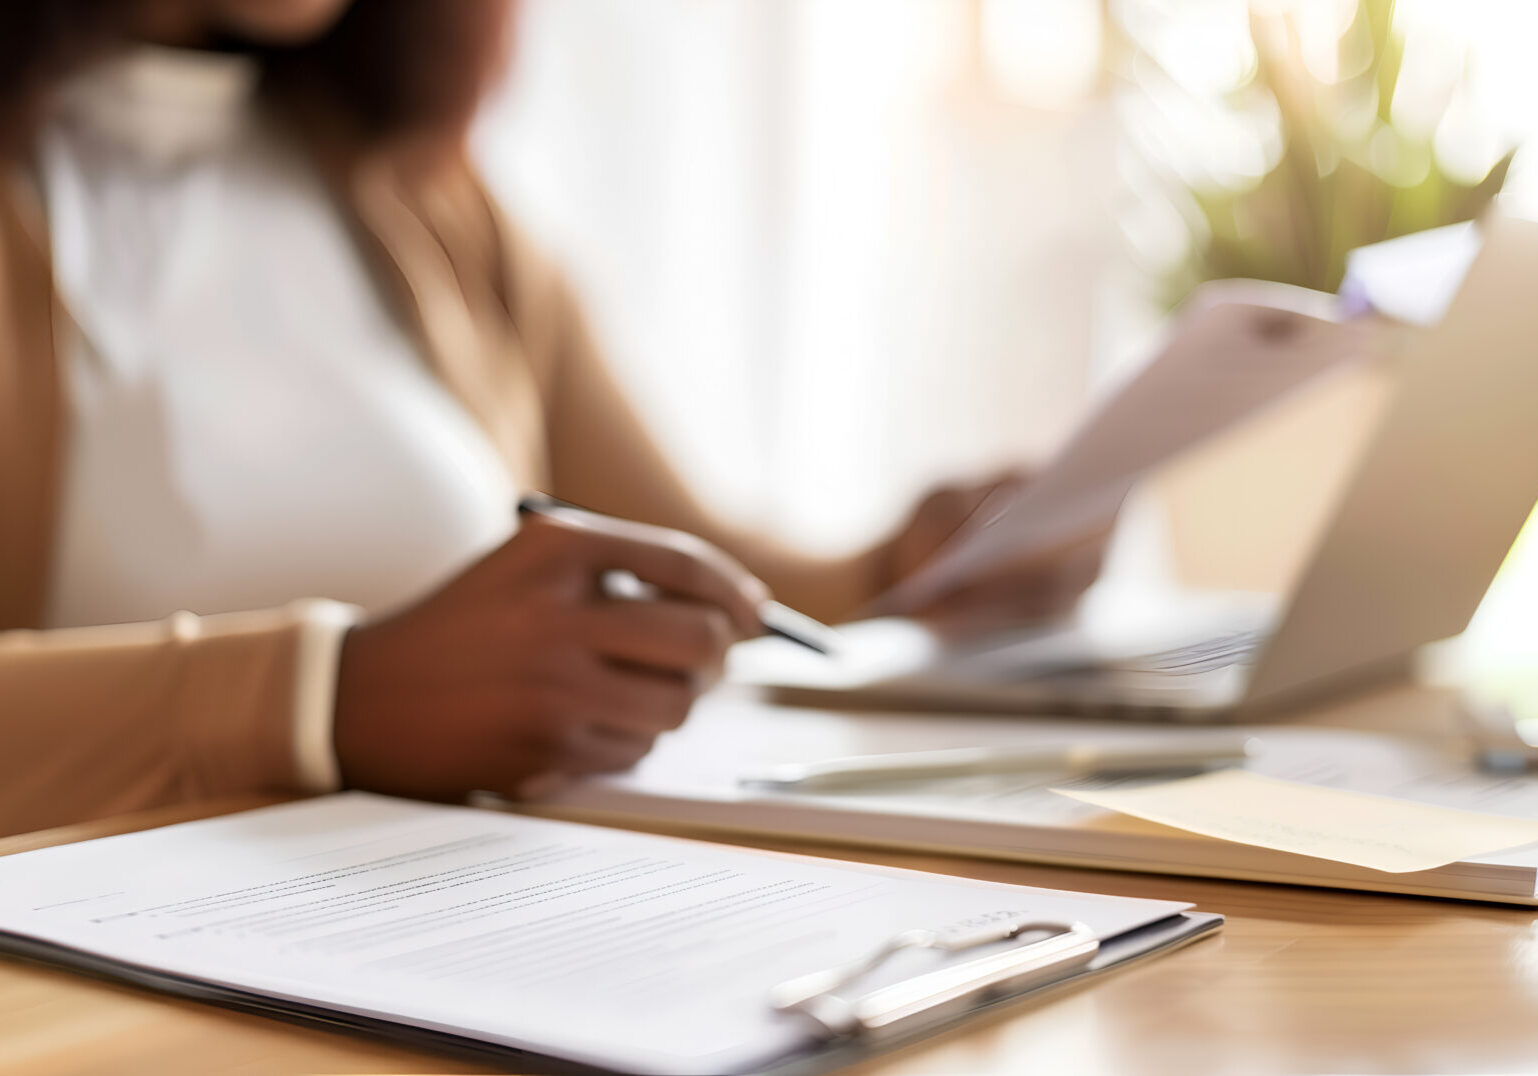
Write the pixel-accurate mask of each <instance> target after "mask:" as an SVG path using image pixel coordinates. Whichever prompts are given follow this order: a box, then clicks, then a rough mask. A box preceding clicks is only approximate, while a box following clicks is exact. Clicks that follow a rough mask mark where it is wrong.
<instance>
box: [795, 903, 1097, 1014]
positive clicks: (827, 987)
mask: <svg viewBox="0 0 1538 1076" xmlns="http://www.w3.org/2000/svg"><path fill="white" fill-rule="evenodd" d="M1040 931H1049V932H1050V933H1048V934H1047V935H1046V937H1043V938H1037V939H1035V940H1033V941H1030V942H1027V943H1026V944H1024V945H1020V946H1017V947H1015V948H1012V949H1006V950H1003V951H1001V952H993V953H988V954H986V955H984V956H979V957H974V958H972V959H971V960H965V961H962V962H960V963H956V964H947V965H946V966H944V967H941V968H937V969H935V970H933V971H928V972H924V973H923V974H921V975H916V976H914V977H912V978H909V979H904V980H902V981H901V982H897V983H892V984H891V985H888V986H883V987H880V988H878V989H876V990H873V991H871V992H869V993H866V994H861V995H856V996H854V997H849V996H847V995H846V994H845V993H844V992H843V991H844V988H845V987H847V986H849V985H850V984H851V983H853V982H854V981H855V980H857V979H859V978H861V977H862V976H864V975H867V974H869V973H870V972H872V971H874V970H875V969H877V968H878V967H880V966H881V965H882V964H884V963H885V962H886V961H887V960H888V959H890V958H891V957H892V956H893V955H894V954H896V953H898V952H901V951H902V950H904V949H937V950H941V951H945V952H961V951H964V950H967V949H975V948H977V947H979V946H983V945H988V944H991V943H995V942H1000V941H1007V940H1008V939H1010V938H1014V937H1018V936H1020V935H1022V934H1036V933H1038V932H1040ZM1099 950H1100V943H1099V941H1098V940H1096V938H1095V934H1094V932H1093V931H1092V930H1090V928H1089V927H1087V926H1085V925H1084V924H1083V923H1080V922H1068V921H1061V920H1043V919H1036V918H1033V917H1031V916H1029V915H1026V914H1023V913H1019V912H990V913H985V914H983V915H979V916H973V917H972V918H970V919H966V920H963V921H961V922H959V923H955V924H952V925H950V926H947V927H942V928H939V929H926V928H920V929H915V930H905V931H902V932H901V933H899V934H895V935H893V936H892V937H891V938H890V939H888V940H887V941H886V942H885V943H884V944H883V945H881V946H880V947H879V948H878V949H876V950H875V951H874V952H872V953H871V954H870V955H869V956H866V957H862V958H860V959H858V960H854V961H850V962H848V963H845V964H838V965H835V966H833V967H831V968H825V969H823V970H821V971H814V972H811V973H810V974H807V975H801V976H797V977H796V978H794V979H789V980H787V981H785V982H783V983H781V984H780V985H779V986H777V987H775V988H774V990H773V991H771V993H770V999H769V1000H770V1004H772V1005H773V1006H774V1008H775V1009H777V1010H779V1011H780V1012H800V1013H804V1014H805V1015H807V1016H809V1017H811V1018H812V1019H813V1020H815V1021H816V1022H817V1023H819V1024H821V1025H822V1026H823V1027H824V1028H825V1029H826V1030H827V1032H828V1033H829V1034H830V1035H833V1036H843V1035H869V1034H874V1033H877V1032H882V1031H885V1030H888V1029H890V1028H892V1027H893V1026H894V1025H896V1024H899V1023H901V1022H903V1021H905V1020H908V1019H910V1018H914V1017H920V1016H923V1015H924V1014H926V1013H929V1012H930V1011H931V1010H934V1009H937V1008H940V1007H941V1006H944V1005H947V1004H948V1003H951V1002H968V1001H976V1000H981V999H983V998H985V997H987V996H988V995H989V994H994V993H1000V994H1002V993H1008V992H1016V991H1025V990H1029V989H1031V988H1033V987H1035V986H1044V985H1046V984H1047V983H1050V982H1053V981H1056V980H1058V979H1064V978H1068V977H1070V976H1072V975H1074V974H1075V973H1077V972H1079V971H1082V970H1083V969H1084V968H1085V966H1086V965H1088V964H1089V962H1090V961H1091V960H1093V959H1094V957H1095V954H1096V953H1098V952H1099Z"/></svg>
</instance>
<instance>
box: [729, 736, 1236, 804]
mask: <svg viewBox="0 0 1538 1076" xmlns="http://www.w3.org/2000/svg"><path fill="white" fill-rule="evenodd" d="M1256 747H1257V744H1256V743H1255V741H1254V739H1253V738H1252V737H1249V736H1240V735H1234V734H1218V735H1213V736H1208V737H1203V738H1201V739H1195V738H1192V737H1184V736H1183V737H1180V738H1179V739H1177V740H1173V741H1171V742H1169V743H1144V744H1139V745H1136V746H1128V745H1120V746H1112V745H1106V746H1100V745H1097V744H1069V745H1067V746H1056V747H955V748H947V749H943V750H939V751H907V752H902V753H899V754H890V755H851V756H848V757H845V758H830V759H823V760H821V761H818V762H789V763H781V764H778V765H773V766H764V767H762V768H760V769H756V770H751V771H749V772H747V773H744V774H742V775H741V776H739V777H738V779H737V780H738V783H739V784H743V785H756V786H763V787H768V788H775V789H793V790H796V791H814V790H816V791H821V790H832V789H844V788H859V787H861V786H864V785H870V784H878V783H883V782H887V781H902V780H913V779H924V778H933V777H970V776H974V775H978V774H1000V773H1006V774H1007V773H1063V774H1069V775H1073V774H1081V775H1082V774H1087V773H1163V772H1169V771H1180V770H1193V769H1204V768H1209V767H1213V766H1220V765H1231V764H1233V763H1236V762H1243V761H1244V760H1245V759H1247V758H1249V757H1250V756H1252V755H1253V754H1254V753H1255V750H1256Z"/></svg>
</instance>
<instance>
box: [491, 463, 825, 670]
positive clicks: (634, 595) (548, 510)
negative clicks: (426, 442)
mask: <svg viewBox="0 0 1538 1076" xmlns="http://www.w3.org/2000/svg"><path fill="white" fill-rule="evenodd" d="M518 514H519V515H520V516H528V515H534V516H549V517H551V518H553V519H558V518H560V516H561V515H563V514H565V515H568V516H577V517H579V518H580V517H582V516H595V517H599V518H612V517H607V516H604V515H603V513H601V512H595V511H593V510H592V509H590V508H582V507H580V506H578V505H575V504H570V503H568V502H566V501H562V500H557V499H556V498H554V497H551V496H548V495H546V494H543V493H532V494H529V495H527V496H525V497H522V498H520V499H519V501H518ZM602 586H603V588H604V591H605V593H607V594H609V595H610V596H611V597H616V598H628V599H632V600H636V601H646V600H649V599H652V598H655V597H657V594H658V591H657V589H656V588H655V587H653V586H651V585H650V584H649V583H646V582H644V581H643V580H640V579H637V578H636V577H635V575H633V574H632V573H630V572H624V571H611V572H605V573H604V574H603V579H602ZM757 611H758V622H759V624H760V625H762V626H763V629H764V631H765V632H766V633H768V634H770V635H778V636H779V637H780V638H782V639H789V640H790V641H791V642H793V643H799V644H801V645H802V646H804V647H806V648H807V649H808V650H814V651H816V652H817V653H819V654H824V655H828V654H832V653H833V651H834V650H836V649H837V647H838V634H837V633H836V632H834V630H833V629H832V628H830V627H828V626H827V625H826V624H824V623H822V622H821V621H819V620H813V619H812V618H811V617H809V616H807V615H806V614H805V613H798V612H796V610H794V609H792V608H790V606H788V605H782V604H780V603H779V602H777V601H774V600H772V599H769V600H765V601H762V602H760V603H759V605H758V610H757Z"/></svg>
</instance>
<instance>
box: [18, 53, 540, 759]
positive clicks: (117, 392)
mask: <svg viewBox="0 0 1538 1076" xmlns="http://www.w3.org/2000/svg"><path fill="white" fill-rule="evenodd" d="M256 78H257V71H256V69H255V67H254V66H253V65H252V63H251V62H250V61H248V60H246V59H244V58H241V57H236V56H225V55H215V54H201V53H188V52H176V51H172V50H164V49H144V50H141V51H136V52H134V53H132V54H130V55H128V56H126V57H123V58H121V59H117V60H114V61H112V62H110V63H108V64H104V65H100V66H98V67H96V68H93V69H92V70H90V71H88V72H87V73H86V74H84V75H83V76H80V77H77V78H76V79H75V80H73V81H72V82H71V83H70V84H68V85H67V86H66V87H65V89H64V91H63V92H62V93H61V94H60V96H59V99H58V107H57V109H56V111H55V113H54V115H53V116H52V118H51V120H50V122H49V123H48V124H47V126H46V127H45V128H44V130H43V132H42V134H41V138H40V142H39V147H38V148H39V161H40V166H41V178H42V187H43V192H44V197H45V201H46V204H47V209H48V216H49V227H50V233H51V237H52V244H53V260H54V273H55V276H56V280H57V286H58V289H59V294H60V296H61V299H62V301H63V305H64V307H65V309H66V310H67V311H68V312H69V315H70V317H71V318H72V319H73V321H74V323H75V324H74V328H73V330H71V329H68V328H66V330H65V333H64V335H63V336H62V339H65V340H67V341H68V344H67V345H66V346H65V347H64V348H62V349H61V350H62V354H63V362H64V370H65V376H66V378H67V386H68V388H67V391H68V398H69V401H70V404H71V407H72V413H73V418H72V425H71V433H70V443H69V445H68V453H67V463H66V472H65V477H64V488H63V491H62V492H63V501H62V513H61V517H60V520H59V529H58V539H57V546H56V551H55V559H54V576H53V579H52V581H51V596H50V603H49V607H48V620H49V626H51V627H71V626H79V625H88V624H114V623H127V622H134V621H143V620H153V619H159V618H161V617H164V616H167V615H169V614H171V613H174V612H176V611H178V610H182V609H188V610H192V611H193V612H196V613H200V614H208V613H218V612H227V611H233V610H239V609H252V608H263V607H268V606H274V605H283V604H286V603H290V602H293V601H296V600H299V599H306V598H321V599H331V601H322V602H313V603H311V604H310V605H309V606H308V627H307V630H306V631H305V632H304V633H303V634H304V641H303V643H302V646H301V654H300V675H299V678H298V684H297V689H296V696H295V721H296V729H295V731H296V737H295V742H296V745H297V750H298V752H299V761H300V770H301V773H302V774H303V775H304V777H305V780H306V781H307V783H308V784H310V785H311V786H312V787H315V788H325V787H331V786H334V785H335V784H336V783H337V776H336V762H335V759H334V756H333V754H332V748H331V744H330V739H331V736H330V721H331V710H332V703H333V695H334V690H335V668H336V662H337V655H338V652H339V649H340V644H341V638H342V635H343V633H344V632H345V630H346V628H347V627H348V626H350V624H352V623H353V622H355V620H356V618H357V617H358V616H359V615H361V612H364V611H366V612H369V613H376V612H381V611H386V610H389V609H392V608H395V607H398V606H400V605H401V604H403V603H406V602H409V601H411V600H412V599H414V598H417V597H419V596H420V595H422V594H423V593H425V592H426V591H428V590H429V589H430V588H432V587H433V586H434V585H435V584H437V583H439V582H441V581H443V580H444V579H445V578H447V577H448V576H450V575H451V574H453V573H454V572H455V571H456V570H458V569H459V568H461V567H462V566H464V565H465V564H466V563H467V562H469V561H470V560H471V559H473V558H475V557H476V556H478V555H480V554H482V553H484V552H486V551H488V550H489V549H491V548H493V547H494V546H496V545H497V544H498V543H500V542H501V541H503V540H504V539H505V538H506V537H507V536H508V535H509V534H510V533H511V531H512V528H513V527H514V525H515V523H514V514H513V510H512V505H513V500H514V497H515V496H516V492H515V490H514V489H513V487H512V483H511V480H510V478H509V476H508V474H507V472H506V470H505V468H504V467H503V466H502V463H501V461H500V460H499V458H498V457H497V455H496V453H495V450H494V449H493V447H492V445H491V444H490V442H489V440H488V439H487V438H486V437H485V436H484V435H483V433H482V432H481V430H480V429H479V427H477V426H476V424H475V423H474V421H473V419H472V418H471V417H470V415H469V414H468V413H467V412H466V410H465V409H464V408H463V407H461V406H460V404H459V403H458V402H457V401H456V400H455V399H454V398H453V397H452V396H451V395H450V394H449V393H448V392H447V391H446V390H445V389H444V388H443V386H442V385H441V384H439V382H438V381H437V380H435V378H434V377H433V376H432V375H431V373H430V372H429V371H428V369H427V368H426V366H425V365H424V363H423V361H422V359H421V357H420V356H419V354H418V352H417V350H416V348H415V346H414V344H413V341H412V340H411V339H410V338H409V336H408V335H407V334H406V332H405V331H403V328H402V326H401V325H400V324H399V323H398V321H397V320H396V318H395V316H394V314H393V313H392V311H391V310H390V309H389V308H388V307H387V306H386V304H385V302H384V300H383V297H382V296H381V295H380V294H379V291H378V289H377V287H376V286H375V283H374V281H373V279H372V278H371V276H370V273H369V270H368V267H367V266H366V264H365V263H364V261H363V260H362V256H361V252H360V251H359V250H358V249H357V247H356V244H355V243H354V242H353V239H352V237H351V236H350V234H349V232H348V229H347V226H346V224H345V222H344V221H343V219H342V218H341V216H340V214H339V213H338V211H337V208H336V206H335V204H334V202H333V201H332V198H331V196H330V194H329V192H328V191H327V190H326V189H325V187H324V185H323V183H322V182H321V180H320V178H319V177H318V175H316V173H315V172H314V170H313V169H312V168H311V167H310V166H309V164H308V162H307V161H306V160H305V159H304V158H303V156H302V155H301V154H300V153H299V152H298V151H297V150H296V148H295V147H293V146H292V145H291V144H289V142H287V141H286V140H285V139H284V137H283V135H282V133H281V132H280V131H279V130H276V129H275V128H274V127H273V126H272V125H271V124H270V122H268V120H267V118H266V117H265V116H264V115H263V114H262V113H261V111H260V110H259V109H257V108H256V107H255V105H254V90H255V84H256ZM339 603H346V604H339Z"/></svg>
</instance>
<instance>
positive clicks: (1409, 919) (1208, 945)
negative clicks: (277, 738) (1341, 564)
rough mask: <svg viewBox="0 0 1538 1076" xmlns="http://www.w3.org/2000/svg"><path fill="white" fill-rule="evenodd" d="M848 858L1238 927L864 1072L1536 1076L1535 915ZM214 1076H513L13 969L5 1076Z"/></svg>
mask: <svg viewBox="0 0 1538 1076" xmlns="http://www.w3.org/2000/svg"><path fill="white" fill-rule="evenodd" d="M1365 723H1371V722H1370V721H1369V722H1365ZM261 802H271V801H270V800H267V801H262V800H245V801H238V802H221V803H218V804H211V805H204V806H202V807H200V808H195V809H178V810H172V811H158V812H150V813H146V814H143V815H135V816H129V817H126V818H121V819H114V820H112V821H110V822H106V823H93V824H87V825H82V826H74V827H69V828H66V829H61V830H52V831H49V832H46V833H42V834H31V835H27V836H21V837H13V838H9V839H5V840H0V854H9V853H12V852H19V851H24V850H26V849H28V848H34V847H42V846H44V845H48V844H56V843H62V842H64V841H69V840H78V839H82V838H86V837H91V836H100V835H105V834H107V833H115V832H124V831H127V830H132V829H137V828H143V827H146V826H151V825H160V824H164V823H166V822H171V821H176V820H180V819H184V818H191V817H200V816H203V815H208V814H216V813H223V812H225V811H229V810H236V809H240V808H243V807H249V806H256V805H258V804H259V803H261ZM763 846H764V847H776V848H780V849H790V850H795V849H794V848H793V847H792V846H790V845H787V844H765V845H763ZM840 854H841V855H844V856H845V857H846V858H851V859H861V860H865V861H868V862H877V863H889V864H893V865H896V866H903V867H915V868H920V869H925V870H933V871H939V872H942V873H948V874H961V875H967V876H969V877H975V878H987V879H992V880H996V881H1003V882H1016V883H1022V884H1027V885H1038V886H1051V887H1055V888H1064V889H1086V890H1093V891H1097V892H1103V893H1116V894H1122V895H1126V896H1138V897H1160V898H1168V899H1179V900H1190V901H1195V902H1196V903H1197V904H1198V906H1199V907H1201V908H1203V909H1205V910H1208V911H1216V912H1223V913H1224V914H1226V915H1227V916H1228V917H1229V919H1228V925H1227V927H1226V929H1225V930H1224V931H1223V933H1222V934H1221V935H1219V936H1218V937H1217V938H1215V939H1209V940H1207V941H1203V942H1200V943H1197V944H1196V945H1193V946H1191V947H1190V948H1188V949H1185V950H1182V951H1180V952H1177V953H1174V954H1171V955H1169V956H1166V957H1162V958H1160V959H1158V960H1154V961H1151V962H1149V963H1147V964H1144V965H1141V966H1137V967H1133V968H1130V969H1128V970H1126V971H1123V972H1119V973H1116V974H1114V975H1112V976H1110V977H1107V978H1105V979H1102V980H1100V981H1099V982H1097V983H1096V984H1094V985H1092V986H1089V987H1085V988H1078V989H1073V990H1070V991H1067V992H1064V993H1061V994H1058V995H1056V996H1054V997H1052V998H1049V999H1046V1000H1044V1001H1041V1002H1038V1003H1030V1002H1026V1003H1023V1004H1021V1005H1019V1006H1017V1007H1014V1008H1012V1009H1009V1010H1006V1011H1005V1012H1003V1013H1001V1014H998V1015H995V1016H994V1017H992V1018H989V1019H984V1020H981V1021H978V1022H975V1023H973V1024H971V1025H969V1026H967V1027H964V1028H962V1029H960V1030H958V1031H955V1032H952V1033H951V1034H949V1035H946V1036H942V1037H940V1038H937V1039H933V1040H930V1041H928V1042H926V1043H922V1044H920V1045H918V1046H915V1047H911V1048H909V1049H907V1050H904V1051H901V1052H898V1053H895V1054H892V1055H889V1056H887V1057H884V1058H879V1059H876V1060H873V1061H870V1062H867V1063H865V1064H862V1065H859V1066H856V1067H855V1068H853V1069H850V1070H847V1071H850V1072H855V1073H860V1074H863V1076H874V1074H878V1073H879V1074H882V1076H897V1074H915V1073H955V1072H965V1073H1022V1072H1038V1073H1053V1074H1056V1073H1083V1074H1098V1073H1104V1074H1117V1076H1135V1074H1141V1073H1148V1074H1155V1073H1157V1074H1165V1073H1169V1074H1182V1076H1184V1074H1189V1073H1224V1074H1228V1073H1247V1072H1255V1073H1311V1072H1313V1073H1327V1072H1334V1073H1341V1072H1362V1073H1367V1072H1395V1073H1412V1072H1439V1073H1453V1072H1519V1071H1538V916H1535V914H1534V912H1533V911H1532V910H1530V909H1521V908H1510V907H1500V906H1495V905H1470V904H1460V903H1453V902H1443V901H1433V900H1425V899H1418V898H1411V897H1384V896H1370V895H1365V894H1359V893H1342V892H1333V891H1328V890H1312V889H1296V888H1287V887H1280V886H1264V885H1254V884H1247V883H1233V882H1213V881H1205V880H1194V879H1186V878H1164V877H1154V876H1144V875H1131V874H1115V873H1108V872H1100V871H1081V870H1067V869H1059V868H1050V867H1035V866H1027V865H1021V864H1010V863H992V862H984V861H976V860H961V859H944V858H936V857H929V856H907V855H896V854H892V853H887V852H865V853H861V852H857V851H855V852H848V851H846V852H841V853H840ZM214 1071H219V1072H224V1071H230V1072H239V1073H241V1074H247V1076H255V1074H261V1073H290V1072H334V1073H361V1072H371V1073H387V1072H390V1073H404V1072H418V1073H423V1072H433V1073H450V1072H455V1073H458V1072H496V1071H513V1070H499V1069H496V1068H491V1067H486V1066H480V1065H476V1064H470V1063H466V1062H465V1061H463V1060H462V1059H456V1058H452V1057H444V1056H441V1055H435V1054H427V1053H419V1052H413V1051H410V1050H405V1049H399V1048H396V1047H392V1046H388V1045H384V1044H381V1043H378V1042H374V1041H370V1040H368V1039H364V1038H356V1037H351V1036H347V1035H341V1034H335V1033H331V1032H326V1031H320V1030H312V1029H308V1028H303V1027H297V1026H291V1025H287V1024H282V1023H278V1022H274V1021H270V1020H265V1019H261V1018H258V1017H254V1016H245V1015H241V1014H237V1013H233V1012H226V1011H224V1010H221V1009H218V1008H215V1007H212V1006H208V1005H200V1004H195V1003H192V1002H186V1001H179V1000H175V999H171V998H166V997H161V996H159V995H156V994H154V993H151V992H148V991H144V990H137V989H131V988H128V987H120V986H115V985H111V984H107V983H102V982H96V981H93V980H90V979H86V978H84V977H80V976H76V975H73V974H69V973H66V972H61V971H54V970H51V969H47V968H42V967H37V966H31V965H27V964H24V963H21V962H18V961H11V960H3V959H0V1073H6V1074H11V1073H27V1074H30V1076H53V1074H64V1073H100V1072H111V1073H178V1072H198V1073H204V1072H214Z"/></svg>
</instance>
